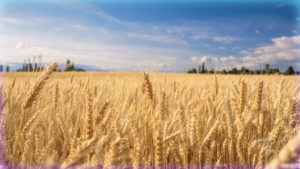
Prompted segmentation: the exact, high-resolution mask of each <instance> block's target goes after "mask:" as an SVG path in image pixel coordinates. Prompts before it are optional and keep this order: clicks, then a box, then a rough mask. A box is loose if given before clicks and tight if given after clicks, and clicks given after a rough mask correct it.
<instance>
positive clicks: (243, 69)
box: [240, 66, 250, 74]
mask: <svg viewBox="0 0 300 169" xmlns="http://www.w3.org/2000/svg"><path fill="white" fill-rule="evenodd" d="M240 71H241V73H243V74H244V73H249V72H250V71H249V70H248V69H247V68H245V67H244V66H243V67H242V68H241V70H240Z"/></svg>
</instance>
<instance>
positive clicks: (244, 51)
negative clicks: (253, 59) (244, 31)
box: [240, 50, 249, 54]
mask: <svg viewBox="0 0 300 169" xmlns="http://www.w3.org/2000/svg"><path fill="white" fill-rule="evenodd" d="M240 53H241V54H249V52H248V51H246V50H243V51H240Z"/></svg>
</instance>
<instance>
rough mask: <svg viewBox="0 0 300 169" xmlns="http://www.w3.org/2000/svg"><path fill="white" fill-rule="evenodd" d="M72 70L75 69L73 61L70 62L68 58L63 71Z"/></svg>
mask: <svg viewBox="0 0 300 169" xmlns="http://www.w3.org/2000/svg"><path fill="white" fill-rule="evenodd" d="M74 70H75V66H74V62H72V63H71V62H70V60H69V59H68V60H67V65H66V69H65V72H68V71H74Z"/></svg>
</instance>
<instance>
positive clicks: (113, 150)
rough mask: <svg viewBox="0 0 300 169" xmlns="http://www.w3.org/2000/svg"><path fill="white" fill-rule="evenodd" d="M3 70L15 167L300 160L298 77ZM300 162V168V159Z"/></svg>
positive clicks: (5, 131)
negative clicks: (298, 153) (6, 71)
mask: <svg viewBox="0 0 300 169" xmlns="http://www.w3.org/2000/svg"><path fill="white" fill-rule="evenodd" d="M57 66H58V65H57V63H54V64H52V65H50V66H49V67H48V69H47V70H45V71H44V72H43V73H41V72H40V73H39V72H37V73H14V72H11V73H2V74H1V78H2V80H1V81H2V86H1V89H0V92H1V93H0V95H1V96H2V97H1V100H0V101H1V107H0V111H1V112H2V116H1V132H2V133H1V143H2V151H1V161H2V165H4V166H11V167H13V166H14V167H24V168H28V167H30V166H32V167H61V168H71V167H75V166H76V167H80V168H95V167H99V168H136V169H138V168H172V169H173V168H236V167H239V168H254V167H255V168H264V167H266V165H267V164H268V163H270V162H271V161H272V166H271V168H278V167H279V166H280V167H296V166H297V165H298V164H299V162H298V159H299V157H298V155H297V151H299V137H295V138H293V137H294V136H295V135H297V129H298V124H299V117H298V115H297V112H298V110H299V106H298V105H299V104H298V103H299V93H298V92H299V83H298V79H297V76H279V75H278V76H275V75H270V76H267V75H244V76H241V75H219V74H216V75H213V74H211V75H199V74H169V73H146V74H144V73H117V72H115V73H103V72H99V73H98V72H95V73H94V72H80V73H79V72H78V73H76V72H74V73H73V72H69V73H66V72H63V73H61V72H55V73H52V70H53V69H55V68H56V67H57ZM298 167H299V166H298Z"/></svg>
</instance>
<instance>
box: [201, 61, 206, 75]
mask: <svg viewBox="0 0 300 169" xmlns="http://www.w3.org/2000/svg"><path fill="white" fill-rule="evenodd" d="M201 73H205V62H203V63H202V70H201Z"/></svg>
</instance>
